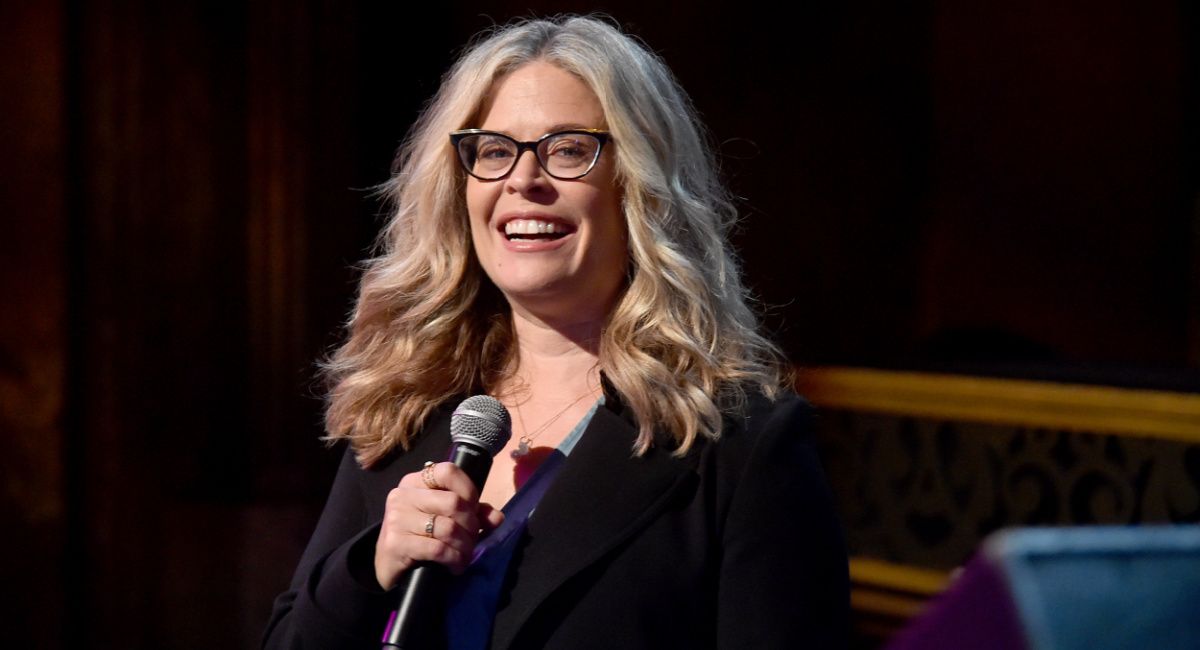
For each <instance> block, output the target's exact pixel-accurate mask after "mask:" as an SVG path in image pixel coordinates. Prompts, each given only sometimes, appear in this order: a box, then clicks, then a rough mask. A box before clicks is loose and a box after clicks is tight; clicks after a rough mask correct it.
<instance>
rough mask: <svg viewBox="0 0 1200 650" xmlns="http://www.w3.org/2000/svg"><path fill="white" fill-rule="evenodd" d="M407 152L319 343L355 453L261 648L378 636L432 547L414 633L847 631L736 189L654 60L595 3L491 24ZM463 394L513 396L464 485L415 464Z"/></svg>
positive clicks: (587, 641) (778, 635) (439, 469)
mask: <svg viewBox="0 0 1200 650" xmlns="http://www.w3.org/2000/svg"><path fill="white" fill-rule="evenodd" d="M448 138H449V140H448ZM397 170H398V171H397V173H396V175H395V177H394V178H393V180H392V181H391V184H390V192H391V198H392V199H393V201H394V204H395V213H394V216H393V218H392V220H391V222H390V223H389V224H388V226H387V228H386V230H385V231H384V233H383V234H382V237H381V241H382V254H381V255H380V256H379V257H378V258H376V259H374V260H372V261H371V262H370V265H369V266H368V269H367V271H366V273H365V275H364V278H363V281H362V286H361V289H360V295H359V299H358V303H357V306H356V309H355V311H354V315H353V318H352V320H351V322H350V325H349V338H348V340H347V341H346V343H345V344H344V345H343V346H342V348H341V349H340V350H338V351H337V353H336V354H335V355H334V357H333V359H332V360H331V362H330V363H329V365H328V368H327V371H328V374H329V378H330V380H331V386H332V390H331V394H330V398H329V408H328V413H327V426H328V430H329V435H330V437H331V438H332V439H335V440H336V439H346V440H348V441H349V443H350V450H349V451H348V452H347V455H346V458H345V460H344V461H343V464H342V467H341V468H340V470H339V473H338V477H337V479H336V480H335V483H334V486H333V488H332V491H331V494H330V497H329V502H328V503H327V505H326V508H325V511H324V513H323V514H322V516H321V520H320V523H319V524H318V526H317V530H316V532H315V533H314V535H313V538H312V540H311V541H310V542H309V546H308V548H307V550H306V551H305V553H304V556H303V558H302V559H301V562H300V566H299V568H298V569H297V572H296V575H295V577H294V579H293V582H292V587H291V590H290V591H288V592H286V593H284V594H283V595H282V596H280V597H279V599H278V600H277V601H276V606H275V611H274V614H273V616H272V619H271V622H270V624H269V627H268V630H267V637H266V640H265V645H266V646H268V647H321V648H326V647H364V648H365V647H378V646H379V638H380V636H381V633H382V630H383V629H384V627H385V624H386V622H387V617H388V613H389V611H390V610H391V609H392V608H394V607H395V600H396V593H395V592H396V591H397V590H395V589H394V588H395V586H396V585H397V584H398V583H399V582H400V581H401V580H402V579H403V577H404V575H405V573H406V572H407V571H409V570H410V569H411V567H412V566H413V565H414V563H416V562H422V561H432V562H434V563H438V564H441V565H444V566H445V567H446V568H447V569H448V570H449V572H450V573H452V574H455V575H456V576H457V577H455V578H453V579H452V580H451V582H452V584H451V586H450V588H449V592H450V593H449V594H448V595H447V596H446V598H445V602H444V603H443V602H441V601H439V602H438V604H437V606H436V607H435V608H434V613H433V614H430V616H429V618H430V620H429V623H430V625H429V630H430V631H428V632H427V633H428V634H429V635H430V636H429V637H428V638H426V639H425V641H424V642H425V643H427V644H429V645H433V646H440V645H443V644H448V645H449V646H450V647H492V648H509V647H522V648H540V647H553V648H587V647H597V648H600V647H603V648H617V647H620V648H640V647H646V648H651V647H656V648H662V647H689V648H691V647H710V646H716V647H802V646H806V645H807V646H811V647H836V646H838V645H842V644H843V636H844V634H845V630H844V626H845V623H846V615H847V577H846V555H845V549H844V547H843V546H842V541H841V537H840V533H839V528H838V525H837V522H836V519H835V516H834V514H833V512H832V506H831V499H830V497H829V494H828V491H827V489H826V487H825V485H824V482H823V477H822V476H821V473H820V469H819V467H818V464H817V461H816V458H815V455H814V453H813V449H812V446H811V441H810V440H809V437H808V436H809V433H808V429H807V427H808V419H809V416H808V409H807V407H806V406H805V404H804V403H803V402H802V401H801V400H800V399H799V398H797V397H796V396H795V395H793V394H792V393H790V392H788V391H787V390H786V388H784V386H785V381H786V373H785V372H784V371H783V364H782V363H781V359H780V356H779V354H778V353H777V350H776V348H775V347H774V346H773V345H772V344H771V343H770V342H768V341H767V340H766V339H765V338H763V337H762V336H761V335H760V334H759V333H758V331H757V323H756V320H755V318H754V315H753V314H752V312H751V311H750V309H749V308H748V307H747V304H746V302H747V301H746V298H745V295H746V291H745V289H744V287H743V286H742V284H741V280H740V278H739V273H738V268H737V265H736V262H735V260H734V259H733V257H732V255H731V253H730V250H729V247H728V244H727V241H726V233H727V230H728V227H729V225H730V224H731V222H732V221H733V219H734V218H735V212H734V209H733V207H732V206H731V204H730V202H729V199H728V197H727V195H726V193H725V190H724V189H723V187H722V185H721V184H720V183H719V181H718V180H717V178H716V174H715V171H714V164H713V160H712V158H711V154H710V153H709V150H708V149H707V148H706V147H705V144H704V140H703V137H702V134H701V132H700V128H699V126H698V121H697V119H696V117H695V113H694V111H693V109H692V107H691V105H690V103H689V101H688V99H687V97H686V96H685V95H684V93H683V91H682V90H681V89H680V88H679V87H678V85H677V84H676V83H675V81H674V78H673V77H672V75H671V73H670V72H669V70H667V68H666V67H665V66H664V64H663V63H662V62H661V61H660V60H659V59H658V58H657V57H655V56H654V55H653V54H651V53H650V52H648V51H647V50H646V49H645V48H643V47H642V46H640V45H639V44H637V43H636V42H634V41H633V40H632V39H630V38H629V37H627V36H624V35H622V34H621V33H620V32H619V31H617V30H616V29H614V28H613V27H611V26H609V25H607V24H605V23H603V22H600V21H597V20H594V19H590V18H579V17H568V18H564V19H558V20H552V21H526V22H520V23H516V24H513V25H510V26H508V27H505V28H502V29H499V30H497V31H496V32H495V33H493V34H491V35H490V36H488V37H487V38H485V39H484V40H482V41H480V42H479V43H477V44H475V45H474V46H473V47H471V48H470V49H469V50H468V51H467V52H466V54H465V55H464V56H463V57H462V59H461V60H459V61H458V63H457V64H456V65H455V67H454V68H453V69H452V70H451V71H450V72H449V73H448V75H447V77H446V79H445V81H444V84H443V86H442V88H441V90H440V91H439V92H438V94H437V96H436V97H435V98H434V100H433V101H432V103H431V104H430V106H429V107H428V109H427V110H426V111H425V113H424V114H423V115H422V117H421V118H420V120H419V121H418V123H417V124H416V125H415V126H414V128H413V130H412V132H411V134H410V136H409V138H408V140H407V141H406V142H405V144H404V145H403V147H402V148H401V152H400V157H399V159H398V165H397ZM475 393H487V394H490V395H493V396H495V397H497V398H498V399H500V400H501V401H502V402H503V404H504V405H505V406H506V407H507V409H508V411H509V412H510V413H511V414H512V420H513V436H512V439H511V440H510V441H509V443H508V446H507V447H506V448H505V449H504V450H503V451H502V452H501V453H500V454H498V455H497V457H496V459H495V462H494V465H493V466H492V469H491V472H490V474H489V476H488V479H487V481H486V483H485V484H484V487H483V489H482V492H480V491H478V490H476V489H475V487H474V486H473V485H472V484H471V481H470V480H469V479H467V478H466V476H465V475H464V474H463V473H462V471H460V470H459V469H458V468H456V467H454V466H453V465H452V464H450V463H446V462H441V463H429V462H427V461H432V460H440V459H442V458H445V457H446V450H447V448H448V445H449V440H448V435H447V429H448V421H449V414H450V411H451V410H452V409H453V408H454V406H455V405H457V404H458V402H459V401H461V400H462V399H463V398H464V397H466V396H468V395H472V394H475ZM501 507H503V511H501ZM535 508H536V514H533V513H534V511H535ZM475 556H478V557H475Z"/></svg>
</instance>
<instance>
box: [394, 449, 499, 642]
mask: <svg viewBox="0 0 1200 650" xmlns="http://www.w3.org/2000/svg"><path fill="white" fill-rule="evenodd" d="M449 460H450V462H452V463H454V464H455V465H457V466H458V467H459V468H461V469H462V471H464V472H466V474H467V476H468V477H469V478H470V479H471V482H472V483H474V484H475V487H476V488H479V489H482V488H483V483H484V481H486V480H487V475H488V472H489V471H491V469H492V457H491V455H490V454H488V452H487V450H485V449H482V448H480V447H476V446H475V445H471V444H467V443H458V444H456V445H453V446H452V447H451V448H450V458H449ZM445 572H446V571H445V567H442V566H441V565H439V564H437V563H436V562H418V563H417V564H416V566H414V567H413V568H412V569H410V570H409V572H408V574H407V575H405V576H404V579H403V580H402V581H401V583H400V603H399V604H398V605H397V606H396V611H395V612H392V618H391V620H390V621H388V628H387V630H386V631H385V632H384V635H383V650H404V648H405V644H407V643H409V642H410V641H411V640H413V639H414V638H415V637H414V630H416V629H417V628H418V627H419V626H420V625H422V624H424V623H426V621H427V617H426V616H424V615H423V613H422V611H423V609H424V607H425V603H427V602H429V600H430V599H431V597H430V596H429V594H430V593H432V592H434V591H436V590H437V588H438V587H439V586H440V583H441V582H442V580H441V576H442V575H443V574H445ZM409 647H415V646H409Z"/></svg>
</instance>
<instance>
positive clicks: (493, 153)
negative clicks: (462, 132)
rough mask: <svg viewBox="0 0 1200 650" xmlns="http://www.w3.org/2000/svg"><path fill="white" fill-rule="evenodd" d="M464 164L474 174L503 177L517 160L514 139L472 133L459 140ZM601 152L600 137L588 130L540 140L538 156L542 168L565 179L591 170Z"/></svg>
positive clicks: (517, 151) (576, 176) (484, 177)
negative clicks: (587, 131)
mask: <svg viewBox="0 0 1200 650" xmlns="http://www.w3.org/2000/svg"><path fill="white" fill-rule="evenodd" d="M458 151H459V155H461V156H462V159H463V164H465V165H466V166H467V169H469V170H471V173H472V174H474V175H475V176H477V177H479V178H483V179H487V180H492V179H497V178H501V177H503V176H505V175H507V174H508V173H509V171H511V170H512V168H513V166H514V165H515V164H516V162H517V157H518V154H519V147H518V146H517V143H516V141H515V140H513V139H511V138H508V137H506V136H503V135H499V134H491V133H483V134H477V135H470V136H467V137H465V138H463V139H462V140H461V141H460V142H459V143H458ZM599 151H600V140H599V139H597V138H596V137H595V136H591V135H588V134H586V133H556V134H554V135H551V136H549V137H547V138H545V139H543V140H540V141H538V145H537V157H538V161H539V162H540V163H541V165H542V168H543V169H545V170H546V171H547V172H550V175H552V176H555V177H557V178H562V179H573V178H579V177H580V176H583V175H584V174H586V173H588V171H590V170H591V168H592V164H593V163H594V162H595V161H596V158H597V156H598V155H599Z"/></svg>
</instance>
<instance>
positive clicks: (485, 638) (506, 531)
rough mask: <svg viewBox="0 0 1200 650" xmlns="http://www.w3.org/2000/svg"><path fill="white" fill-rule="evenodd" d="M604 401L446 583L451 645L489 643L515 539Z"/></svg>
mask: <svg viewBox="0 0 1200 650" xmlns="http://www.w3.org/2000/svg"><path fill="white" fill-rule="evenodd" d="M603 403H604V396H603V395H601V396H600V399H599V400H597V401H596V403H595V404H593V405H592V408H591V409H589V410H588V412H587V413H586V414H585V415H584V416H583V419H582V420H580V421H579V424H576V425H575V428H574V429H572V430H571V433H569V434H567V437H566V438H564V439H563V441H562V442H561V443H560V444H559V445H558V447H557V448H556V449H555V450H554V452H553V453H551V454H550V456H549V457H547V458H546V460H544V461H543V462H542V464H541V465H540V466H539V467H538V468H537V471H535V472H534V473H533V476H531V477H529V480H528V481H526V482H525V485H522V486H521V489H520V490H517V493H516V494H514V495H513V497H512V498H511V499H509V501H508V503H506V504H504V509H503V511H504V523H502V524H500V527H499V528H497V529H496V530H494V531H492V532H491V534H489V535H488V536H487V537H484V538H483V539H481V540H479V543H478V544H476V545H475V555H474V557H473V558H472V560H471V564H470V566H468V567H467V570H466V572H464V573H463V574H462V575H461V576H459V577H458V579H457V580H455V581H454V583H453V585H452V586H451V587H450V593H449V596H448V603H447V607H446V640H447V646H448V647H449V648H451V650H482V649H484V648H487V647H488V645H489V643H490V642H491V638H492V621H493V619H494V618H495V616H496V603H497V601H498V600H499V599H500V588H501V587H502V586H503V584H504V576H505V574H507V573H508V564H509V562H510V561H511V560H512V555H513V551H514V550H516V548H517V542H518V541H520V539H521V535H522V533H524V532H525V526H526V523H527V522H528V521H529V518H530V517H532V516H533V511H534V510H535V509H536V508H537V505H538V503H539V502H540V501H541V500H542V496H544V495H545V494H546V491H547V490H548V489H549V488H550V485H551V484H552V483H553V482H554V477H555V476H557V475H558V471H559V470H560V469H562V465H563V462H564V461H565V460H566V459H567V456H568V455H569V454H570V453H571V450H572V449H574V448H575V443H577V442H579V438H581V437H582V436H583V431H584V429H586V428H587V425H588V423H589V422H591V421H592V416H593V415H595V413H596V409H597V408H598V407H599V406H600V405H601V404H603Z"/></svg>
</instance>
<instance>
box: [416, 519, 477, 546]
mask: <svg viewBox="0 0 1200 650" xmlns="http://www.w3.org/2000/svg"><path fill="white" fill-rule="evenodd" d="M413 530H414V532H413V534H417V535H421V536H423V537H426V538H429V539H434V540H437V541H440V542H442V543H443V544H446V545H448V546H451V547H453V548H455V549H456V550H458V551H460V552H461V553H463V554H467V555H469V554H470V553H471V551H472V550H474V548H475V542H476V541H478V539H479V536H478V534H477V532H476V531H477V530H478V529H476V528H464V527H463V526H461V525H459V524H458V523H457V522H456V521H454V520H453V519H451V518H450V517H439V516H437V515H431V516H429V517H426V518H424V519H423V520H422V521H421V522H420V526H419V530H416V527H414V529H413Z"/></svg>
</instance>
